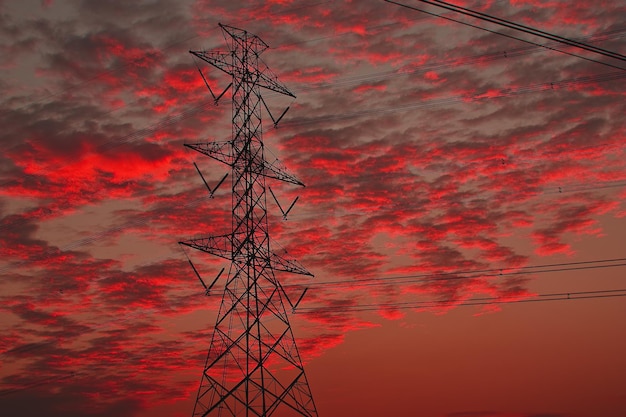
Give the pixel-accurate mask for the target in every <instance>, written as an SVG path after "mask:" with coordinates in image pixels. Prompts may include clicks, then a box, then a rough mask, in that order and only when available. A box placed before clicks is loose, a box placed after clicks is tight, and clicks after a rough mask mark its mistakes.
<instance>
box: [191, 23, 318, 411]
mask: <svg viewBox="0 0 626 417" xmlns="http://www.w3.org/2000/svg"><path fill="white" fill-rule="evenodd" d="M220 27H221V28H222V31H223V32H224V37H225V38H226V40H227V43H228V49H229V50H228V51H226V52H221V51H190V53H191V54H193V55H195V56H196V57H198V58H200V59H202V60H203V61H206V62H208V63H209V64H211V65H212V66H213V67H215V68H217V69H219V70H221V71H223V72H225V73H226V74H228V75H230V76H231V77H232V82H231V84H230V85H229V86H228V87H226V89H225V90H224V92H222V93H221V94H219V95H217V96H216V95H215V94H214V93H213V90H212V89H211V87H210V86H209V83H208V82H207V78H206V77H205V76H204V74H203V73H202V71H200V74H201V75H202V78H203V80H204V81H205V83H206V86H207V87H208V89H209V91H210V93H211V95H212V96H213V98H214V99H215V102H216V104H217V101H218V100H219V99H220V98H221V97H222V96H223V95H224V94H225V92H226V91H227V90H228V88H230V87H232V89H231V91H232V139H230V140H228V141H221V142H209V143H198V144H187V145H185V146H187V147H189V148H191V149H194V150H196V151H198V152H200V153H202V154H204V155H207V156H209V157H211V158H213V159H216V160H218V161H220V162H222V163H225V164H226V165H228V166H230V167H231V181H232V231H231V232H230V233H229V234H227V235H221V236H209V237H205V238H200V239H192V240H187V241H182V242H179V243H180V244H183V245H186V246H189V247H191V248H194V249H198V250H201V251H203V252H206V253H209V254H212V255H216V256H219V257H221V258H224V259H227V260H229V261H230V262H231V264H230V270H229V273H228V278H227V279H226V283H225V287H224V294H223V297H222V302H221V304H220V308H219V311H218V315H217V321H216V324H215V329H214V332H213V337H212V339H211V345H210V348H209V353H208V355H207V360H206V363H205V366H204V371H203V372H202V378H201V381H200V388H199V390H198V395H197V398H196V403H195V406H194V410H193V414H192V415H193V416H202V417H204V416H209V415H210V416H246V417H249V416H264V417H265V416H271V415H274V416H276V417H278V416H280V417H283V416H308V417H316V416H317V410H316V408H315V403H314V402H313V397H312V395H311V391H310V389H309V383H308V381H307V378H306V375H305V372H304V367H303V365H302V360H301V359H300V354H299V353H298V349H297V347H296V343H295V339H294V336H293V333H292V330H291V326H290V324H289V318H288V317H287V312H286V309H285V304H284V300H286V301H287V302H288V303H289V305H290V306H291V308H292V309H295V307H296V306H297V304H298V303H299V302H300V300H301V299H302V296H303V295H304V293H303V294H302V295H301V296H300V298H299V299H298V301H297V302H295V303H293V302H292V301H291V300H290V298H289V297H288V296H287V294H286V292H285V290H284V288H283V287H282V286H281V284H280V282H279V281H278V280H277V279H276V277H275V275H274V271H287V272H292V273H297V274H302V275H309V276H312V274H311V273H310V272H308V271H307V270H306V269H305V268H304V267H302V266H301V265H300V264H299V263H298V262H296V261H295V260H288V259H286V258H284V257H283V256H280V255H278V254H276V253H273V252H272V251H271V249H270V236H269V232H268V219H267V207H266V203H267V201H266V200H267V194H266V184H265V179H266V178H273V179H277V180H281V181H285V182H288V183H292V184H296V185H303V184H302V183H301V182H300V181H299V180H298V179H297V178H295V177H294V176H293V175H290V174H289V173H287V172H286V171H285V169H284V168H282V167H281V166H278V165H276V164H274V163H271V164H270V163H268V162H267V161H266V160H265V156H264V146H263V140H262V137H261V134H262V126H261V112H262V108H265V110H266V111H267V112H268V114H269V115H270V117H271V118H272V121H273V122H274V125H276V124H277V123H278V121H280V119H281V118H282V116H284V114H285V113H286V111H287V110H285V111H284V112H283V113H282V114H281V116H280V117H278V118H274V117H273V116H272V114H271V112H270V111H269V107H268V106H267V104H266V102H265V100H264V99H263V97H262V96H261V89H262V88H263V89H266V90H270V91H273V92H276V93H281V94H285V95H287V96H291V97H294V98H295V96H294V95H293V94H292V93H291V92H290V91H289V90H288V89H287V88H286V87H285V86H284V85H283V84H281V83H280V82H279V81H278V79H277V77H276V76H275V75H274V74H273V73H272V72H271V71H270V70H269V68H268V67H267V66H266V65H265V64H264V63H263V61H261V60H260V58H259V55H260V54H261V53H262V52H263V51H264V50H265V49H267V48H268V46H267V44H265V43H264V42H263V41H262V40H261V39H259V38H258V37H257V36H255V35H252V34H250V33H248V32H246V31H244V30H241V29H237V28H234V27H230V26H226V25H222V24H220ZM287 109H288V108H287ZM197 168H198V167H197V166H196V169H197ZM198 173H199V174H200V175H201V176H202V173H201V172H200V170H198ZM225 178H226V177H224V178H222V181H220V183H219V184H218V185H217V186H219V185H220V184H222V183H223V182H224V180H225ZM202 179H203V181H204V177H203V178H202ZM204 183H205V185H206V186H207V188H208V189H209V193H210V195H211V196H212V195H213V193H214V192H215V189H216V188H217V186H216V187H215V188H213V189H211V187H210V186H209V185H208V184H207V183H206V181H204ZM268 189H269V187H268ZM270 193H271V195H272V196H273V197H274V198H275V196H274V194H273V193H272V192H271V189H270ZM276 202H277V203H278V201H276ZM279 207H280V210H281V212H282V213H283V215H284V216H285V215H286V214H287V213H286V212H285V211H284V210H283V209H282V207H281V206H280V204H279ZM291 207H293V204H292V206H291ZM291 207H290V208H289V209H288V210H287V212H288V211H289V210H290V209H291ZM190 263H191V261H190ZM191 266H192V268H193V270H194V272H195V273H196V275H197V276H198V278H199V279H200V281H201V282H202V284H203V286H204V287H205V289H206V291H207V294H208V293H209V291H210V290H211V287H212V286H213V285H214V284H215V282H216V281H217V279H218V278H219V277H220V276H221V274H222V272H223V271H224V270H223V269H222V272H220V274H218V276H217V278H215V280H214V281H213V283H211V284H210V285H207V284H206V283H205V282H204V281H203V280H202V278H201V277H200V275H199V274H198V272H197V270H196V268H195V267H194V266H193V264H191ZM305 292H306V291H305Z"/></svg>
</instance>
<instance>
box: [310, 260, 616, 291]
mask: <svg viewBox="0 0 626 417" xmlns="http://www.w3.org/2000/svg"><path fill="white" fill-rule="evenodd" d="M621 266H626V258H614V259H594V260H588V261H578V262H562V263H554V264H542V265H528V266H522V267H517V268H511V267H509V268H507V267H503V268H489V269H477V270H476V269H475V270H471V269H469V270H461V271H452V272H440V273H427V274H415V275H399V276H398V275H397V276H390V277H373V278H361V279H346V280H341V281H321V282H314V283H311V284H309V285H308V286H309V287H311V288H315V287H330V288H337V287H370V286H380V285H391V284H394V285H398V284H414V283H417V282H437V281H462V280H468V279H476V278H482V277H500V276H502V277H505V276H514V275H526V274H539V273H548V272H565V271H581V270H588V269H603V268H614V267H621Z"/></svg>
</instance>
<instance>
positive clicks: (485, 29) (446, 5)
mask: <svg viewBox="0 0 626 417" xmlns="http://www.w3.org/2000/svg"><path fill="white" fill-rule="evenodd" d="M384 1H385V2H387V3H392V4H395V5H397V6H400V7H404V8H407V9H410V10H414V11H417V12H421V13H425V14H428V15H430V16H434V17H439V18H442V19H445V20H449V21H451V22H455V23H460V24H462V25H465V26H469V27H473V28H475V29H480V30H483V31H485V32H489V33H493V34H496V35H499V36H504V37H506V38H510V39H515V40H517V41H520V42H524V43H528V44H531V45H535V46H539V47H541V48H545V49H549V50H551V51H555V52H559V53H562V54H565V55H570V56H573V57H576V58H579V59H583V60H585V61H589V62H594V63H596V64H601V65H605V66H607V67H611V68H615V69H618V70H621V71H626V68H624V67H621V66H618V65H613V64H610V63H608V62H603V61H599V60H597V59H593V58H589V57H585V56H582V55H578V54H575V53H573V52H568V51H564V50H562V49H557V48H555V47H552V46H549V45H547V44H541V43H538V42H533V41H531V40H528V39H523V38H520V37H517V36H514V35H509V34H506V33H502V32H498V31H496V30H491V29H487V28H484V27H482V26H478V25H474V24H471V23H468V22H464V21H462V20H458V19H454V18H451V17H448V16H443V15H440V14H437V13H433V12H429V11H427V10H423V9H420V8H418V7H415V6H411V5H408V4H405V3H399V2H396V1H392V0H384ZM417 1H421V2H422V3H426V4H430V5H433V6H438V7H442V8H444V9H448V10H452V11H455V12H458V13H462V14H465V15H469V16H472V15H470V14H468V13H463V12H462V11H461V10H456V9H454V8H452V7H451V6H453V5H450V6H448V5H449V3H444V2H438V3H442V4H438V3H435V2H431V1H428V0H417ZM467 10H469V9H467ZM472 17H476V18H478V19H481V20H485V21H489V20H487V18H484V17H483V18H481V17H479V16H472ZM494 20H496V18H494ZM493 23H497V24H501V25H503V23H498V22H497V21H494V22H493ZM507 27H509V26H507ZM510 27H511V28H513V29H516V30H519V31H522V32H525V33H528V34H532V35H536V36H539V37H542V38H544V39H550V40H552V41H554V42H558V43H561V44H566V43H565V42H564V41H563V40H561V39H559V38H561V37H558V36H556V35H553V36H554V37H553V38H550V37H547V36H541V34H540V33H539V32H537V33H535V32H533V31H531V30H524V29H523V27H522V26H521V25H519V26H518V27H516V24H514V23H513V22H511V26H510ZM562 39H567V38H562ZM567 40H568V41H569V42H570V43H567V44H566V45H569V46H577V47H578V48H582V47H581V46H580V45H586V44H584V43H582V42H578V41H574V40H571V39H567ZM598 49H600V48H598ZM593 52H595V53H598V54H601V55H603V56H607V55H606V53H600V52H598V51H593ZM611 54H612V56H610V57H611V58H614V59H618V60H620V61H626V57H624V56H623V55H621V54H617V53H615V52H611Z"/></svg>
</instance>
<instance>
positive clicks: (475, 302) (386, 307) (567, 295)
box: [297, 289, 626, 314]
mask: <svg viewBox="0 0 626 417" xmlns="http://www.w3.org/2000/svg"><path fill="white" fill-rule="evenodd" d="M533 297H534V298H524V299H509V300H507V299H505V296H503V297H482V298H473V299H470V300H467V301H461V300H441V301H416V302H411V301H407V302H404V303H380V304H354V305H344V306H337V305H335V306H334V305H325V306H323V307H302V308H299V309H298V310H297V312H298V313H305V314H306V313H317V312H331V313H340V312H341V313H349V312H363V311H390V310H391V311H395V310H406V309H423V308H442V307H466V306H481V305H499V304H521V303H536V302H549V301H564V300H589V299H607V298H615V297H626V289H607V290H594V291H571V292H559V293H548V294H536V295H534V296H533Z"/></svg>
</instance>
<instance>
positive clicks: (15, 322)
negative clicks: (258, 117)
mask: <svg viewBox="0 0 626 417" xmlns="http://www.w3.org/2000/svg"><path fill="white" fill-rule="evenodd" d="M451 2H452V3H454V4H457V5H462V6H464V7H468V8H471V9H474V10H478V11H480V12H482V13H486V14H489V15H491V16H497V17H499V18H503V19H507V20H509V21H512V22H516V23H520V24H523V25H526V26H529V27H533V28H538V29H541V30H543V31H546V32H549V33H552V34H556V35H559V36H562V37H566V38H569V39H576V40H579V41H581V42H584V43H586V44H591V45H594V46H598V47H600V48H603V49H605V50H608V51H613V52H617V53H619V54H626V40H625V39H626V2H624V0H606V1H604V0H602V1H600V0H598V1H587V2H583V1H571V0H551V1H547V0H545V1H540V0H489V1H477V0H451ZM398 3H402V4H405V5H409V6H410V7H412V8H415V9H420V10H421V11H420V10H414V9H411V8H407V7H402V6H401V5H398V4H393V3H392V2H386V1H382V0H380V1H378V0H360V1H356V0H354V1H347V0H343V1H315V0H306V1H304V0H302V1H300V0H273V1H250V2H244V1H234V0H228V1H227V0H137V1H123V0H106V1H104V0H102V1H99V0H0V70H1V73H0V74H1V77H0V92H1V94H0V103H1V104H0V106H1V108H0V120H1V122H0V126H2V129H0V143H1V144H2V149H3V150H2V152H1V153H0V184H1V185H0V270H1V273H0V410H2V411H0V414H2V416H8V417H26V416H27V417H30V416H47V417H61V416H62V417H83V416H87V417H109V416H116V417H148V416H150V417H172V416H173V417H183V416H185V417H186V416H190V415H191V412H192V409H193V404H194V400H195V396H196V393H197V389H198V383H199V381H200V375H201V372H202V369H203V366H204V361H205V358H206V353H207V350H208V348H209V343H210V337H211V333H212V327H213V325H214V322H215V316H216V312H217V307H218V305H219V302H220V299H221V297H220V290H221V289H222V288H223V281H218V283H217V284H216V291H214V292H213V293H212V295H211V296H209V297H206V296H205V294H204V290H203V288H202V286H201V284H200V283H199V282H198V279H197V278H196V276H195V275H194V273H193V271H192V270H191V268H190V266H189V263H188V258H189V259H191V260H192V261H193V263H194V264H195V265H196V267H197V268H198V270H199V271H200V273H201V274H202V275H203V276H204V277H206V280H209V281H210V280H212V278H213V277H215V276H216V275H217V273H218V272H219V270H220V269H221V268H222V267H227V266H228V262H226V261H223V260H221V259H219V258H214V257H210V256H208V255H204V254H202V253H200V252H197V251H192V250H190V249H189V248H186V249H185V248H183V247H181V246H180V245H178V243H177V242H178V241H181V240H185V239H190V238H194V237H202V236H207V235H210V234H224V233H228V232H229V228H230V214H231V213H230V204H231V196H230V190H229V188H230V183H229V181H228V180H227V181H226V182H225V184H224V185H222V187H220V189H219V190H218V191H217V193H216V195H215V198H213V199H210V198H209V196H208V193H207V190H206V188H205V186H204V184H203V182H202V179H201V178H200V177H199V176H198V174H197V172H196V169H195V168H194V165H193V164H194V162H195V163H196V164H197V165H198V167H199V168H200V170H201V171H202V173H203V174H204V176H205V178H206V180H207V182H208V183H209V184H212V185H215V184H217V183H218V182H219V180H220V179H221V178H222V177H223V176H224V174H225V173H226V172H228V171H227V167H226V166H224V165H221V164H220V163H218V162H216V161H214V160H211V159H210V158H208V157H205V156H203V155H201V154H200V153H197V152H194V151H192V150H190V149H188V148H186V147H185V146H183V145H184V144H186V143H187V144H189V143H198V142H203V141H213V140H228V139H230V136H231V125H230V123H231V100H230V92H227V93H226V94H225V95H224V96H223V97H222V99H221V100H220V103H219V105H218V106H215V105H214V104H213V99H212V98H211V96H210V93H209V92H208V90H207V88H206V86H205V84H204V82H203V80H202V78H201V77H200V75H199V73H198V69H197V65H198V66H200V68H201V69H202V70H203V71H204V73H205V74H206V76H207V79H208V82H209V83H210V84H211V87H212V88H213V89H214V90H215V91H219V92H221V91H222V90H223V89H225V88H226V87H227V86H228V83H229V82H230V80H229V79H228V77H227V76H226V75H225V74H223V73H220V72H219V71H218V70H216V69H212V68H210V67H209V66H207V65H203V63H202V62H201V61H197V60H196V61H194V59H193V57H192V55H191V54H189V50H205V49H206V50H214V49H221V50H226V47H227V46H226V42H225V39H224V36H223V34H222V31H221V30H220V28H219V26H218V23H223V24H227V25H231V26H234V27H238V28H241V29H245V30H247V31H249V32H251V33H254V34H256V35H258V36H259V37H260V38H261V39H262V40H263V41H264V42H266V43H267V44H268V45H269V46H270V48H269V49H268V50H266V51H265V52H264V53H263V55H262V56H261V58H262V59H263V61H264V62H265V63H266V64H267V65H268V66H269V67H270V68H271V69H272V71H273V72H274V73H275V74H276V75H277V76H278V77H279V79H280V80H281V82H282V83H284V84H285V85H286V86H287V87H288V88H289V89H290V90H291V91H292V92H293V93H294V94H295V95H296V97H297V98H295V99H293V98H291V97H286V96H281V95H278V94H276V93H272V92H270V91H268V92H266V93H265V95H264V97H265V99H266V100H267V102H268V105H269V107H270V110H271V111H272V112H273V113H274V114H275V115H276V114H280V113H281V112H282V111H283V109H285V108H286V107H287V106H290V110H289V111H288V112H287V113H286V115H285V117H284V118H283V119H282V120H281V123H280V125H279V126H278V127H277V128H274V127H273V126H272V123H271V120H270V119H269V116H267V115H264V117H265V119H264V120H265V121H267V123H264V132H263V133H264V134H263V139H264V142H265V147H266V157H267V159H268V160H270V161H274V160H276V159H278V160H279V161H280V163H282V164H284V166H286V167H287V169H288V170H289V171H290V172H292V173H293V174H295V175H296V176H297V177H298V178H299V179H300V180H301V181H302V182H303V183H304V184H305V185H306V187H304V188H302V187H296V186H292V185H290V184H284V183H279V182H277V181H276V182H275V181H271V180H268V184H269V185H270V186H271V187H272V190H273V191H274V193H275V194H276V196H277V198H278V199H279V201H280V202H281V205H282V206H283V208H284V207H286V206H288V205H289V204H290V203H291V201H293V200H294V199H295V198H296V197H299V199H298V201H297V204H295V206H294V207H293V209H292V210H291V211H290V212H289V216H288V218H287V220H286V221H285V220H283V219H282V215H281V212H280V210H279V208H278V206H277V205H276V204H275V203H274V201H273V200H271V199H270V200H268V210H269V211H270V213H271V215H270V233H271V236H272V239H273V241H272V245H273V249H274V251H276V252H280V253H281V254H283V255H284V256H285V257H287V258H294V259H297V260H298V261H299V262H300V263H301V264H302V265H304V266H305V267H306V268H307V269H308V270H309V271H311V273H313V274H314V275H315V277H314V278H308V277H307V278H302V277H297V276H291V275H288V274H280V273H278V274H277V276H278V278H279V279H280V280H281V282H282V284H283V285H284V286H285V288H286V289H287V291H294V292H295V291H300V289H301V288H302V286H307V287H308V288H309V290H308V292H307V294H306V297H305V298H304V299H303V301H302V303H301V304H300V306H299V309H298V310H297V311H296V312H295V314H292V315H291V316H290V320H291V324H292V328H293V332H294V335H295V336H296V339H297V343H298V347H299V350H300V354H301V356H302V359H303V361H304V363H305V369H306V372H307V377H308V380H309V385H310V389H311V392H312V394H313V397H314V400H315V403H316V406H317V410H318V414H319V416H320V417H352V416H354V417H388V416H389V417H413V416H420V417H623V416H625V415H626V355H625V354H624V352H626V297H625V296H626V268H625V267H626V162H625V161H626V118H625V117H624V115H625V114H626V100H625V97H626V61H624V60H621V59H616V58H610V57H607V56H603V55H600V54H596V53H592V52H590V51H585V50H582V49H579V48H574V47H570V46H566V45H562V44H559V43H556V42H553V41H549V40H546V39H542V38H540V37H537V36H533V35H530V34H526V33H522V32H518V31H514V30H512V29H507V28H503V27H500V26H496V25H494V24H492V23H488V22H485V21H482V20H477V19H473V18H471V17H466V16H462V15H459V14H456V13H453V12H451V11H446V10H444V9H442V8H439V7H435V6H431V5H428V4H425V3H424V2H421V1H419V0H401V1H398ZM425 12H426V13H425ZM437 15H443V17H441V16H437ZM445 18H450V19H455V20H460V21H462V22H465V23H468V24H471V25H474V26H479V27H480V28H483V29H487V30H481V29H480V28H477V27H472V26H468V25H463V24H461V23H458V22H454V21H452V20H449V19H445ZM503 34H504V35H506V36H503ZM514 38H520V39H522V40H520V39H514ZM523 40H524V41H526V42H524V41H523ZM542 45H543V46H542ZM567 298H581V299H578V300H575V299H569V300H568V299H567ZM556 299H558V300H556Z"/></svg>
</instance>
